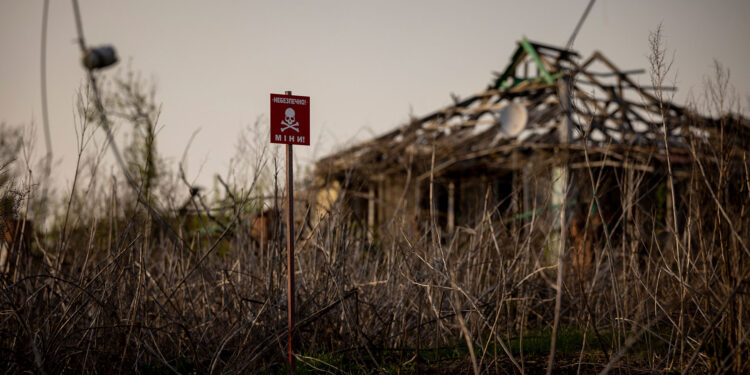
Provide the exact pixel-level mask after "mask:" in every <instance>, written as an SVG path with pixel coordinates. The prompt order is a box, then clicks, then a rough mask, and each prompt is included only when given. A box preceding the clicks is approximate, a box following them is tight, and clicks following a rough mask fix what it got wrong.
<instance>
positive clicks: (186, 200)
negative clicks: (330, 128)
mask: <svg viewBox="0 0 750 375" xmlns="http://www.w3.org/2000/svg"><path fill="white" fill-rule="evenodd" d="M721 74H722V73H721V70H719V74H718V75H717V77H718V79H715V80H712V81H711V82H713V83H711V84H709V85H708V86H707V87H708V93H709V95H707V96H706V99H705V105H706V108H701V110H702V111H703V112H704V113H705V112H706V111H711V113H712V114H713V115H714V117H715V118H717V119H718V120H717V121H718V123H719V126H720V127H721V129H724V127H725V126H727V129H728V128H729V127H728V125H729V124H730V122H732V121H736V119H735V118H734V117H731V116H726V115H725V114H726V113H728V111H730V110H733V109H734V108H732V107H731V105H733V103H734V102H731V101H729V99H727V96H726V86H727V85H726V83H727V81H728V78H727V79H726V80H725V79H724V78H726V77H724V76H722V75H721ZM722 77H724V78H722ZM105 86H106V85H105ZM106 87H108V89H107V90H109V91H107V90H105V92H109V93H110V94H108V95H105V97H106V98H108V99H107V100H105V102H106V103H107V106H108V108H109V107H111V108H113V109H112V113H117V114H118V115H119V117H117V119H116V120H114V121H118V122H119V123H120V126H121V129H125V130H123V131H127V132H128V133H132V134H133V136H132V137H131V138H132V144H131V146H130V147H129V148H128V149H127V151H126V152H125V163H126V165H125V167H126V168H127V169H128V170H129V171H130V173H131V174H132V175H133V176H136V177H135V180H136V182H137V186H138V188H139V192H138V193H135V192H134V190H133V189H132V188H131V186H130V185H128V184H127V181H126V180H125V178H123V176H122V175H121V174H120V173H114V174H112V175H108V174H107V172H106V170H105V168H104V167H102V166H101V160H102V158H103V155H105V153H106V152H107V151H106V150H107V148H106V144H97V143H96V142H95V141H94V140H95V139H98V138H96V137H94V136H93V134H94V133H95V130H96V119H97V117H96V115H95V112H96V111H95V110H93V109H92V108H91V105H90V104H89V95H88V94H87V93H82V95H81V100H80V106H79V107H80V111H79V116H78V125H77V134H78V139H79V147H80V155H79V164H78V170H77V173H76V179H75V180H74V181H73V182H72V185H71V186H67V187H64V188H63V187H59V188H57V189H51V190H50V198H48V199H47V200H46V201H45V200H44V199H43V197H42V190H43V187H44V185H45V184H46V183H47V181H44V179H42V178H40V177H39V176H40V175H42V173H40V172H38V171H40V169H39V168H37V167H34V166H33V163H32V162H31V161H30V157H29V156H28V155H31V153H30V151H29V147H30V145H29V144H28V143H27V142H24V139H26V138H25V137H24V134H23V130H18V129H14V128H11V127H3V128H2V133H3V134H2V138H1V139H2V141H1V143H2V150H0V151H1V152H0V156H2V157H3V160H2V161H0V168H2V179H0V188H2V206H1V207H0V208H1V209H2V212H1V213H2V216H3V225H4V228H5V229H4V230H6V231H8V232H12V233H13V236H14V238H15V240H13V241H11V242H10V251H9V252H8V254H9V257H8V259H7V261H6V263H5V264H6V265H5V268H4V270H3V274H2V280H0V352H1V353H0V369H1V370H0V371H3V372H8V373H26V372H35V373H48V374H49V373H62V372H64V373H92V372H96V373H113V372H121V373H130V372H142V373H170V372H176V373H254V372H277V373H282V372H285V371H286V368H285V365H284V361H285V344H286V322H287V320H286V269H285V264H286V262H285V255H284V254H285V240H284V236H283V233H284V230H283V223H282V222H281V220H269V221H268V222H269V223H270V224H271V229H270V231H269V232H268V233H269V236H268V238H263V239H261V240H259V239H258V236H257V235H256V234H257V228H256V227H255V226H254V224H255V225H257V223H258V222H259V220H258V218H259V217H261V216H260V213H261V212H266V213H267V212H274V211H273V210H274V209H277V210H280V209H281V207H278V205H277V204H275V202H282V201H283V199H282V197H283V195H284V187H283V181H279V180H283V179H282V178H280V176H283V167H282V165H283V163H282V161H281V160H279V159H278V157H277V155H276V154H274V153H273V152H272V150H271V148H270V146H267V145H265V144H264V143H263V142H264V141H260V140H259V139H261V140H265V139H266V137H264V136H263V135H262V134H260V133H256V132H261V131H260V130H258V129H259V128H253V127H250V128H249V129H248V131H247V132H246V133H245V134H244V135H243V137H241V140H240V142H239V143H238V147H237V150H238V157H237V158H236V159H234V160H233V161H232V163H233V164H232V165H233V170H234V171H235V172H233V173H230V174H229V175H227V176H225V177H224V178H223V179H221V182H220V183H217V187H216V188H215V190H214V191H213V192H203V191H199V190H196V189H192V191H191V186H190V185H189V184H188V183H187V180H186V178H185V176H184V175H183V173H182V172H181V168H179V167H178V168H174V169H175V170H174V171H170V167H169V166H168V164H167V163H166V162H163V161H160V159H159V158H158V154H157V153H156V147H155V145H156V143H155V140H154V134H156V133H157V132H155V131H154V129H156V126H157V125H156V124H157V119H158V111H159V109H158V107H157V106H155V105H154V104H153V103H154V99H153V96H150V95H146V94H144V93H147V92H148V90H145V89H144V86H143V85H142V83H141V81H139V80H138V79H137V77H135V78H134V77H133V76H128V77H126V78H124V79H122V80H121V81H117V82H113V83H111V84H110V85H109V86H106ZM712 90H715V92H714V91H712ZM722 90H723V92H722ZM735 141H736V140H734V139H733V134H731V133H729V132H727V133H726V134H723V137H722V138H721V139H719V140H718V141H717V142H711V143H706V142H703V141H702V140H700V139H695V140H693V142H692V145H691V150H690V151H691V155H692V156H693V158H692V160H691V162H690V163H689V165H688V168H687V170H686V173H684V174H683V175H682V177H681V178H682V179H681V180H680V181H681V182H680V186H679V191H680V192H681V193H680V194H679V195H678V194H672V195H670V196H671V197H675V199H676V200H677V201H676V202H675V206H677V207H681V209H680V212H679V213H678V212H677V209H674V210H673V212H666V213H661V214H659V215H662V216H660V217H659V220H663V218H664V215H667V216H666V217H667V219H666V222H670V221H671V223H673V225H667V226H665V227H659V226H657V225H651V224H653V222H654V221H656V220H657V218H656V215H657V214H656V213H654V212H646V211H643V210H640V208H639V207H640V202H639V200H638V196H639V195H638V194H634V193H633V192H637V191H639V187H640V185H639V184H641V183H643V184H645V182H644V181H646V180H647V179H648V178H647V177H648V174H649V173H650V172H645V171H639V170H626V169H622V170H619V172H617V173H619V175H618V180H619V181H621V183H620V184H619V185H618V186H616V188H617V189H620V190H619V194H618V196H619V197H620V204H621V207H622V208H623V209H622V210H621V216H620V217H616V218H614V219H613V220H607V222H608V223H611V225H601V226H598V227H597V228H598V229H597V231H598V232H597V233H591V232H590V231H589V232H587V233H590V235H592V236H595V237H596V238H598V239H599V240H598V241H595V242H593V246H594V248H593V252H594V254H596V256H595V258H594V259H593V262H592V264H591V266H590V267H587V268H586V269H580V268H576V267H574V266H572V261H571V257H570V256H563V262H562V263H561V264H562V265H563V266H564V267H558V264H557V263H556V262H550V261H549V254H550V251H552V250H550V249H551V248H552V247H553V245H554V244H556V243H558V242H556V241H559V238H558V235H559V232H558V233H552V232H553V227H550V226H548V225H545V224H544V223H548V222H549V220H544V218H543V217H542V216H543V215H559V214H555V213H550V212H549V211H541V212H540V213H539V214H538V216H537V215H534V216H532V217H529V218H528V219H527V220H516V221H512V222H510V223H509V222H504V221H498V220H495V219H493V218H496V217H498V216H503V214H504V213H502V212H497V210H498V207H494V206H493V204H492V203H491V202H490V203H488V204H486V205H485V209H484V212H483V213H481V215H480V216H481V217H482V218H484V219H482V220H480V221H478V222H477V223H476V225H475V226H473V227H459V228H458V229H457V230H456V233H455V234H453V235H451V236H446V235H444V234H441V233H439V232H440V229H439V228H438V227H437V225H434V220H428V222H427V223H426V224H425V225H424V226H423V227H422V228H423V229H422V230H419V231H416V230H413V227H412V226H410V225H407V224H406V223H407V222H408V221H409V220H410V218H409V217H407V215H406V214H405V215H404V216H403V217H399V216H397V217H394V218H392V220H391V221H390V223H389V225H388V227H387V230H384V231H383V233H385V234H383V235H381V236H380V237H379V238H378V239H377V241H375V242H373V241H368V240H367V238H366V237H363V236H362V235H361V233H362V231H361V230H360V229H361V228H359V227H358V226H357V224H355V222H356V221H355V220H353V219H352V217H351V216H350V215H351V213H350V212H347V211H346V209H344V205H341V202H339V203H338V205H334V206H333V208H332V209H331V210H330V213H329V214H328V215H327V216H325V217H324V218H323V219H321V220H319V221H318V220H310V218H312V217H313V216H314V215H312V214H309V213H308V214H306V215H301V217H304V218H305V219H304V220H303V221H301V222H300V224H298V227H299V228H298V229H299V230H298V236H297V237H298V238H297V256H296V259H295V261H296V267H297V269H296V275H297V276H296V277H297V283H298V284H297V291H298V299H297V307H298V320H297V321H298V325H297V330H298V331H297V336H296V340H297V341H296V347H297V348H298V357H297V361H298V362H297V364H298V371H299V372H327V373H347V372H365V373H380V372H438V373H441V372H460V373H472V372H475V371H476V372H481V373H539V372H543V371H545V369H546V368H547V363H548V361H549V358H550V352H554V353H555V356H554V365H553V366H554V372H555V373H559V372H565V373H599V372H603V373H607V372H615V373H650V372H658V373H661V372H669V371H676V372H694V373H748V372H750V361H749V360H748V358H750V346H749V344H748V337H749V336H750V323H749V322H750V313H749V311H750V308H748V306H749V305H750V296H749V295H748V293H750V284H749V282H750V249H748V246H750V243H749V242H750V213H749V212H748V211H749V210H750V207H749V206H748V203H750V161H748V160H747V155H746V153H744V152H743V153H740V154H738V153H737V152H736V147H734V146H735V145H736V142H735ZM730 145H731V147H730ZM582 171H583V172H581V173H580V175H578V177H577V178H578V181H579V182H580V181H583V182H584V184H586V185H588V186H589V187H590V188H591V189H592V190H593V191H596V190H597V184H598V175H597V173H598V172H600V171H601V169H595V168H590V169H584V170H582ZM665 173H670V171H665ZM300 177H301V176H298V179H301V178H300ZM670 181H671V179H670ZM644 186H645V185H644ZM667 186H669V184H668V185H667ZM304 188H305V187H304V186H302V185H300V186H299V187H298V189H299V191H302V190H303V189H304ZM670 188H671V189H672V190H673V191H674V189H676V188H674V187H670ZM188 192H191V193H192V195H191V194H189V193H188ZM343 199H346V196H344V198H343ZM279 204H280V203H279ZM148 206H151V207H153V209H148V208H147V207H148ZM675 206H673V207H675ZM209 207H222V209H221V210H214V209H209ZM260 207H265V208H266V210H261V209H260ZM303 207H307V206H305V204H304V202H300V203H299V206H298V208H297V210H298V211H300V210H302V211H304V209H303ZM303 213H304V212H303ZM670 218H671V219H670ZM254 219H255V220H254ZM649 221H652V223H650V224H649ZM586 225H588V221H587V223H586ZM634 228H635V229H634ZM638 228H652V229H651V230H650V231H648V232H644V231H640V230H638ZM0 233H4V232H0ZM574 246H577V244H576V243H575V242H574V241H569V242H568V244H567V247H566V252H565V254H570V253H572V252H573V251H574V249H573V247H574ZM558 271H561V272H563V274H562V276H561V280H562V281H563V283H562V289H561V293H560V304H559V306H560V307H559V309H556V293H557V287H556V285H557V284H558V282H557V278H558ZM555 320H558V321H559V329H557V330H555V331H554V332H553V326H555V325H554V321H555ZM553 339H554V340H553ZM553 342H554V343H553Z"/></svg>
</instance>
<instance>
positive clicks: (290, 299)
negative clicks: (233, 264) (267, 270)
mask: <svg viewBox="0 0 750 375" xmlns="http://www.w3.org/2000/svg"><path fill="white" fill-rule="evenodd" d="M286 95H292V92H291V91H287V92H286ZM286 272H287V284H286V289H287V318H288V326H289V334H288V338H289V373H290V374H294V372H295V364H294V346H293V344H292V342H293V340H294V330H295V327H294V324H295V322H294V320H295V319H294V318H295V310H294V299H295V298H294V155H293V152H292V145H291V144H287V145H286Z"/></svg>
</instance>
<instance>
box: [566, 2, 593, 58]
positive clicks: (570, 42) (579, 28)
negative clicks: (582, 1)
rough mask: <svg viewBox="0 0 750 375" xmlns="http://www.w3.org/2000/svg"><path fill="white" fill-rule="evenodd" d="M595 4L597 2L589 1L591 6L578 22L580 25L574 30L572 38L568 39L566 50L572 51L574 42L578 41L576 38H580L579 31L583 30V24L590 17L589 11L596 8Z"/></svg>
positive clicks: (588, 6)
mask: <svg viewBox="0 0 750 375" xmlns="http://www.w3.org/2000/svg"><path fill="white" fill-rule="evenodd" d="M594 2H596V0H591V1H589V5H587V6H586V10H584V11H583V15H582V16H581V19H579V20H578V24H577V25H576V28H575V29H574V30H573V34H571V35H570V38H568V43H567V44H565V49H566V50H567V49H570V47H573V42H574V41H575V40H576V37H577V36H578V31H580V30H581V26H583V22H584V21H586V17H588V15H589V11H591V8H592V7H593V6H594Z"/></svg>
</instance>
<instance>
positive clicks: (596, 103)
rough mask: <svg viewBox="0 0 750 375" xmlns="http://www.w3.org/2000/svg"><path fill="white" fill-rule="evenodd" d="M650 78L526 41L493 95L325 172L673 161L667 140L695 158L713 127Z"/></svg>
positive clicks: (366, 146) (325, 162)
mask: <svg viewBox="0 0 750 375" xmlns="http://www.w3.org/2000/svg"><path fill="white" fill-rule="evenodd" d="M642 73H644V71H643V70H631V71H623V70H620V69H618V68H617V67H616V66H615V65H614V64H613V63H612V62H611V61H609V60H608V59H607V58H606V57H604V56H603V55H602V54H601V53H600V52H594V53H593V54H592V55H591V56H590V57H589V58H587V59H585V60H581V58H580V55H579V54H578V53H577V52H576V51H573V50H566V49H562V48H557V47H553V46H549V45H545V44H541V43H536V42H530V41H528V40H526V39H525V38H523V39H522V40H521V41H519V42H518V47H517V49H516V50H515V52H514V53H513V55H512V57H511V60H510V63H509V64H508V66H507V68H506V69H505V70H504V71H503V72H501V73H496V74H495V78H494V79H493V80H492V82H491V83H490V85H489V86H488V87H487V88H486V89H485V90H483V91H481V92H479V93H477V94H475V95H472V96H470V97H468V98H466V99H459V98H456V97H454V98H453V99H454V103H453V104H451V105H449V106H447V107H445V108H442V109H440V110H438V111H436V112H434V113H431V114H428V115H426V116H424V117H422V118H418V119H413V120H412V121H411V122H410V123H409V124H406V125H404V126H402V127H399V128H397V129H395V130H393V131H391V132H388V133H386V134H384V135H382V136H379V137H377V138H375V139H373V140H371V141H367V142H364V143H362V144H359V145H357V146H354V147H351V148H349V149H346V150H343V151H341V152H338V153H335V154H333V155H330V156H328V157H326V158H324V159H322V160H320V161H319V162H318V165H317V169H318V174H319V175H320V174H326V175H330V174H337V173H343V172H345V171H349V170H354V169H357V168H360V167H362V166H366V168H367V170H368V173H370V174H371V175H375V174H380V175H384V174H389V173H393V172H396V171H400V170H402V169H403V166H404V165H406V164H409V163H410V161H412V160H414V159H415V158H422V159H425V158H428V159H431V158H432V156H433V152H434V158H435V167H434V169H433V172H434V173H440V172H441V171H447V170H450V169H451V168H464V169H465V168H470V167H476V166H479V165H483V166H486V167H491V166H493V165H494V166H495V167H498V166H501V165H504V164H507V162H508V156H509V155H510V153H511V152H514V151H519V150H520V151H531V150H543V149H548V150H559V149H569V150H582V149H584V148H585V149H586V150H587V151H588V152H592V153H608V154H609V155H611V154H612V152H616V151H617V150H627V151H628V154H629V155H631V156H632V154H633V153H636V154H637V153H641V154H642V156H643V158H644V159H647V160H646V161H648V160H652V159H653V158H656V159H662V160H663V158H665V153H664V141H665V139H668V140H669V146H670V148H672V149H673V150H674V152H673V153H671V159H673V160H675V161H677V162H679V161H680V160H682V161H687V160H689V153H688V150H687V148H688V142H689V139H688V138H689V137H688V135H692V136H695V135H698V136H701V137H707V136H709V133H710V132H711V127H712V126H710V123H711V121H710V120H707V119H704V120H706V121H703V120H701V121H700V122H701V123H703V125H706V124H708V125H709V126H708V127H706V126H701V128H700V129H699V128H698V127H695V126H693V125H694V124H695V121H688V118H687V116H688V115H689V114H688V113H687V111H686V110H685V109H683V108H681V107H680V106H677V105H675V104H673V103H671V102H668V101H666V100H663V101H660V100H659V98H658V97H657V96H658V94H659V93H664V92H668V91H671V90H674V88H672V87H652V86H641V85H639V84H637V83H636V82H635V81H634V79H633V77H632V76H633V75H636V74H642ZM693 118H694V117H693ZM740 122H741V123H742V124H746V121H744V120H742V121H740ZM714 127H715V126H714ZM742 128H743V129H744V130H743V131H744V132H745V133H746V132H747V125H744V126H742ZM664 130H666V137H665V134H664Z"/></svg>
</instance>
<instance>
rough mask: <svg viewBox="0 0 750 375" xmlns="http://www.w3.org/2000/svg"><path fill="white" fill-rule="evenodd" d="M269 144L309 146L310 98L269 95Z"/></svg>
mask: <svg viewBox="0 0 750 375" xmlns="http://www.w3.org/2000/svg"><path fill="white" fill-rule="evenodd" d="M271 143H283V144H290V145H306V146H309V145H310V97H309V96H296V95H280V94H271Z"/></svg>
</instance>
